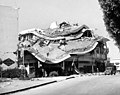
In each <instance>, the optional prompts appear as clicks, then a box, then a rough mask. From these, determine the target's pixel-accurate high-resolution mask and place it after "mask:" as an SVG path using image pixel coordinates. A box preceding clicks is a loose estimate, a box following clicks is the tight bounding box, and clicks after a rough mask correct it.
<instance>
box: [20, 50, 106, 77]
mask: <svg viewBox="0 0 120 95" xmlns="http://www.w3.org/2000/svg"><path fill="white" fill-rule="evenodd" d="M25 55H26V56H24V60H23V58H21V61H19V62H20V63H19V65H24V66H25V69H26V70H27V73H28V75H29V76H31V77H47V76H61V75H71V74H79V73H82V74H84V73H94V72H103V71H104V70H105V62H104V60H100V59H99V60H98V59H97V60H96V59H94V58H91V57H90V56H78V55H71V57H70V58H68V59H66V60H64V61H62V62H60V63H51V62H41V61H39V60H38V59H37V58H35V57H34V56H33V55H31V54H30V53H28V52H26V54H25Z"/></svg>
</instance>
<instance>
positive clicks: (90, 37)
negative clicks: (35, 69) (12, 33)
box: [19, 22, 108, 63]
mask: <svg viewBox="0 0 120 95" xmlns="http://www.w3.org/2000/svg"><path fill="white" fill-rule="evenodd" d="M19 39H20V44H19V47H20V48H21V50H25V49H26V50H27V51H29V52H30V53H31V54H32V55H34V56H35V57H36V58H37V59H38V60H40V61H42V62H48V63H59V62H61V61H64V60H65V59H67V58H69V57H71V54H86V53H88V52H90V51H92V50H93V49H94V48H95V47H96V46H97V44H98V42H99V41H101V42H103V43H104V42H106V41H108V39H107V38H104V37H102V36H95V35H94V33H93V30H91V29H90V28H89V27H88V26H86V25H82V26H79V25H78V24H74V25H70V24H69V23H66V22H62V23H60V24H59V25H57V23H52V24H51V26H50V28H48V29H28V30H24V31H21V32H20V33H19ZM23 48H24V49H23Z"/></svg>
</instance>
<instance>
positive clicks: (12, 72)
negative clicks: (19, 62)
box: [2, 69, 21, 78]
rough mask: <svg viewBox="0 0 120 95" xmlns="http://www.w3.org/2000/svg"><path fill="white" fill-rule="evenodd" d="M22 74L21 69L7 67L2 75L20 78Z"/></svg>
mask: <svg viewBox="0 0 120 95" xmlns="http://www.w3.org/2000/svg"><path fill="white" fill-rule="evenodd" d="M20 76H21V70H20V69H7V70H4V71H2V77H4V78H19V77H20Z"/></svg>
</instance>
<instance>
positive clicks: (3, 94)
mask: <svg viewBox="0 0 120 95" xmlns="http://www.w3.org/2000/svg"><path fill="white" fill-rule="evenodd" d="M55 82H57V81H51V82H46V83H43V84H39V85H35V86H31V87H27V88H23V89H18V90H15V91H10V92H4V93H0V95H6V94H12V93H16V92H20V91H25V90H28V89H32V88H36V87H39V86H44V85H47V84H51V83H55Z"/></svg>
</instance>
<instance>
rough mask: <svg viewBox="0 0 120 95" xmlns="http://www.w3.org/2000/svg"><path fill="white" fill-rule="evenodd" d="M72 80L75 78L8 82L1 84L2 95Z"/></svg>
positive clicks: (13, 80) (0, 94)
mask: <svg viewBox="0 0 120 95" xmlns="http://www.w3.org/2000/svg"><path fill="white" fill-rule="evenodd" d="M70 78H74V77H73V76H68V77H51V78H33V79H31V80H19V79H12V80H10V81H8V82H0V95H4V94H10V93H15V92H19V91H24V90H27V89H31V88H35V87H38V86H43V85H47V84H50V83H55V82H58V81H63V80H67V79H70Z"/></svg>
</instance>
